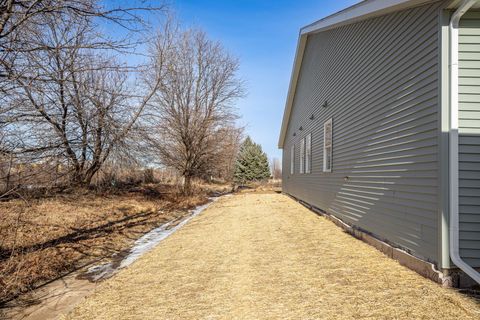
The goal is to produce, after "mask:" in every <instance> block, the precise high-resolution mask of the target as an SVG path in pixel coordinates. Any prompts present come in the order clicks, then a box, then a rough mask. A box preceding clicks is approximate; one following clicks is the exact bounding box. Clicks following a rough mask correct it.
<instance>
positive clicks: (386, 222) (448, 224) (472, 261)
mask: <svg viewBox="0 0 480 320" xmlns="http://www.w3.org/2000/svg"><path fill="white" fill-rule="evenodd" d="M279 147H280V148H281V149H283V192H284V193H287V194H289V195H291V196H293V197H295V198H296V199H298V200H301V201H302V202H304V203H305V204H307V205H309V206H311V207H312V208H314V209H317V210H320V211H322V212H325V213H327V214H328V216H329V217H331V218H334V219H335V220H336V221H337V222H339V221H340V222H341V224H342V225H345V226H346V228H348V229H349V230H351V231H352V230H353V231H352V232H353V233H355V235H357V236H358V237H362V238H363V239H368V241H369V242H371V243H372V244H374V245H375V246H377V247H378V248H381V250H382V251H384V252H386V253H387V254H388V255H390V256H392V257H394V258H398V260H400V261H401V263H404V264H405V265H407V266H409V267H411V268H413V269H415V270H417V271H418V272H420V273H422V274H424V275H426V276H429V277H431V278H435V279H436V280H437V281H440V282H444V281H450V282H451V281H455V283H453V285H466V284H467V282H464V281H465V280H467V279H469V278H470V279H469V280H471V279H474V280H475V281H477V282H479V283H480V274H479V273H478V271H479V270H480V0H457V1H452V0H449V1H425V0H367V1H363V2H360V3H358V4H356V5H354V6H352V7H349V8H347V9H345V10H342V11H340V12H338V13H335V14H333V15H331V16H328V17H326V18H324V19H321V20H319V21H317V22H314V23H312V24H310V25H308V26H306V27H304V28H302V29H301V31H300V36H299V40H298V46H297V51H296V56H295V61H294V67H293V72H292V76H291V81H290V87H289V92H288V97H287V102H286V107H285V111H284V117H283V123H282V128H281V133H280V138H279ZM392 252H393V253H392ZM402 254H403V256H402ZM432 267H433V268H434V270H436V271H434V270H432ZM465 274H467V275H468V276H469V277H466V276H465ZM451 275H455V277H453V278H452V277H451ZM459 279H460V280H459ZM458 281H462V283H458Z"/></svg>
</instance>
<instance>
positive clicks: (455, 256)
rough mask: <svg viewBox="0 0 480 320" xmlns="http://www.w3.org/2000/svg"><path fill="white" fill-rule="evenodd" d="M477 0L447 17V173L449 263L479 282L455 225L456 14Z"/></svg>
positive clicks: (465, 1)
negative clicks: (468, 260) (461, 254)
mask: <svg viewBox="0 0 480 320" xmlns="http://www.w3.org/2000/svg"><path fill="white" fill-rule="evenodd" d="M478 3H480V0H463V1H462V2H461V3H460V6H459V8H458V9H457V10H456V11H455V12H454V13H453V15H452V17H451V20H450V26H449V29H450V54H449V56H450V63H449V64H450V128H449V137H450V139H449V140H450V141H449V144H450V148H449V149H450V154H449V166H450V168H449V176H450V179H449V180H450V181H449V182H450V258H451V259H452V261H453V263H454V264H455V265H456V266H457V267H459V268H460V269H461V270H462V271H463V272H465V273H466V274H468V275H469V276H470V277H471V278H472V279H473V280H475V281H476V282H477V283H479V284H480V273H478V272H477V271H476V270H475V269H473V268H472V267H471V266H470V265H468V264H467V263H466V262H465V261H464V260H463V259H462V257H461V256H460V226H459V224H460V223H459V220H460V217H459V164H458V161H459V157H458V151H459V147H458V130H459V127H458V113H459V112H458V109H459V101H458V100H459V93H458V92H459V90H458V85H459V81H458V75H459V71H458V69H459V66H458V56H459V54H458V50H459V44H458V42H459V30H458V29H459V24H460V18H461V17H462V16H463V15H464V14H465V13H466V12H467V11H468V9H470V8H471V7H472V6H473V5H474V4H478Z"/></svg>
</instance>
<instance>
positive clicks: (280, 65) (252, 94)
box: [104, 0, 359, 159]
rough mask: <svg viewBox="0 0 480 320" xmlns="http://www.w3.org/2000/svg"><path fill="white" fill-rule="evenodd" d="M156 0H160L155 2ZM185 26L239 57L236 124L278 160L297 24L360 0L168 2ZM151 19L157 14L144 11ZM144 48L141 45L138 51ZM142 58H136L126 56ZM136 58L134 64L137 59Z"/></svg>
mask: <svg viewBox="0 0 480 320" xmlns="http://www.w3.org/2000/svg"><path fill="white" fill-rule="evenodd" d="M157 1H158V0H150V1H149V0H146V1H145V0H128V1H127V0H105V4H107V5H109V6H112V7H118V6H127V7H130V6H142V2H144V4H143V5H145V4H147V5H153V6H155V5H156V2H157ZM158 2H160V1H158ZM166 2H167V3H168V6H169V9H170V10H171V11H172V12H173V13H174V15H175V17H176V18H177V19H178V20H179V22H180V23H181V24H182V25H183V26H184V27H191V26H194V27H198V28H201V29H203V30H204V31H206V32H207V34H208V35H209V37H210V38H211V39H213V40H217V41H220V42H221V43H222V44H223V45H224V47H225V48H226V49H227V50H228V51H229V52H230V53H231V54H233V55H234V56H236V57H238V58H239V59H240V73H239V76H240V78H241V79H243V80H244V81H245V82H246V89H247V96H246V98H243V99H241V100H239V101H238V104H237V107H238V111H239V114H240V115H241V117H242V118H241V120H240V124H242V125H244V126H245V127H246V134H248V135H250V136H251V137H252V138H253V140H254V141H255V142H257V143H260V144H261V145H262V147H263V149H264V151H265V152H266V153H267V154H268V156H269V157H270V158H274V157H275V158H279V159H281V155H282V152H281V150H279V149H278V148H277V142H278V135H279V132H280V126H281V122H282V117H283V108H284V106H285V97H286V95H287V90H288V84H289V81H290V73H291V70H292V66H293V58H294V55H295V49H296V46H297V38H298V33H299V30H300V28H301V27H303V26H305V25H307V24H310V23H312V22H314V21H316V20H319V19H321V18H323V17H325V16H327V15H329V14H332V13H334V12H337V11H339V10H341V9H344V8H346V7H348V6H350V5H353V4H355V3H357V2H359V1H358V0H336V1H331V0H330V1H326V0H316V1H314V0H305V1H292V0H291V1H286V0H277V1H272V0H264V1H260V0H257V1H253V0H238V1H232V0H224V1H214V0H203V1H198V0H197V1H195V0H166ZM145 18H147V20H149V21H150V22H152V24H153V26H154V27H155V24H156V23H155V21H156V20H157V19H158V16H157V17H156V16H155V15H153V16H150V15H148V14H146V15H145ZM104 27H105V28H106V32H107V33H110V35H119V36H120V35H122V36H124V35H125V34H126V32H125V31H122V30H120V29H119V28H118V26H117V25H108V24H107V25H105V26H104ZM143 50H145V47H144V46H140V47H138V48H137V52H141V51H143ZM128 59H129V60H132V61H135V60H139V61H141V58H140V57H132V56H130V57H129V58H128ZM139 61H137V62H139Z"/></svg>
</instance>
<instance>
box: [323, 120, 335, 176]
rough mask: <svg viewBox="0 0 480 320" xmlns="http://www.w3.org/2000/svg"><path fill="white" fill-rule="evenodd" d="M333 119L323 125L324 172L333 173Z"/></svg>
mask: <svg viewBox="0 0 480 320" xmlns="http://www.w3.org/2000/svg"><path fill="white" fill-rule="evenodd" d="M332 131H333V126H332V119H330V120H328V121H327V122H325V124H324V125H323V172H332Z"/></svg>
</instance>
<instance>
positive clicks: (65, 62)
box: [9, 15, 159, 185]
mask: <svg viewBox="0 0 480 320" xmlns="http://www.w3.org/2000/svg"><path fill="white" fill-rule="evenodd" d="M90 22H91V21H90V20H89V19H88V18H81V19H79V18H75V19H66V17H65V16H64V15H49V16H46V17H44V24H43V25H44V27H43V29H41V30H39V31H38V32H37V33H31V34H30V36H31V37H35V38H36V40H35V41H36V42H37V43H38V45H40V46H43V47H45V48H48V49H46V50H34V51H30V52H27V53H25V57H26V60H28V62H29V63H28V64H27V65H25V66H24V68H23V75H24V76H23V77H19V78H17V79H16V83H17V89H16V90H15V94H13V95H12V99H11V101H10V103H11V105H13V106H14V107H13V108H12V109H11V111H10V112H9V114H10V119H11V123H14V124H15V125H16V126H17V127H21V130H22V131H24V132H25V133H27V135H24V136H23V137H22V142H23V145H22V147H21V148H20V149H19V148H17V149H19V150H18V151H19V153H21V154H22V156H24V157H29V159H28V161H27V162H30V163H32V162H39V161H45V160H46V159H52V158H55V159H59V161H60V162H61V163H62V164H64V165H65V166H67V167H68V168H69V169H70V173H71V177H72V181H73V182H74V183H75V184H77V185H88V184H89V183H90V181H91V180H92V177H93V176H94V175H95V173H96V172H97V171H98V170H99V169H100V168H101V167H102V165H103V164H104V163H105V161H106V160H107V159H108V157H109V156H110V155H111V153H112V151H114V150H115V148H117V147H119V146H121V145H122V142H123V140H124V139H125V138H126V136H127V135H128V134H129V132H130V130H131V129H132V128H133V126H134V124H135V123H136V121H137V119H138V118H139V116H140V114H141V113H142V111H143V109H144V108H145V106H146V105H147V104H148V102H149V101H150V99H151V98H152V96H153V93H154V92H155V91H156V90H157V88H158V85H159V79H158V78H155V76H153V78H150V79H149V80H150V81H151V82H150V83H148V84H145V83H144V85H143V86H142V85H141V84H140V83H137V84H136V85H137V86H136V90H135V91H137V92H138V93H140V94H136V95H135V96H134V95H132V94H131V92H133V90H132V88H130V87H129V84H128V73H127V69H126V68H124V66H122V65H121V64H119V63H118V62H116V61H115V59H114V58H113V57H111V56H108V51H106V52H104V54H103V55H101V54H99V53H97V52H96V49H98V47H97V44H96V38H95V36H96V34H95V32H94V25H93V24H91V23H90Z"/></svg>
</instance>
